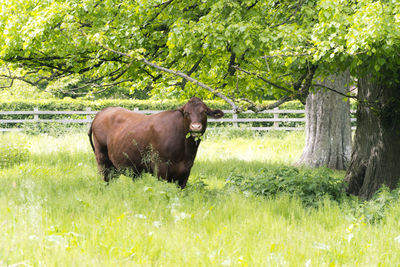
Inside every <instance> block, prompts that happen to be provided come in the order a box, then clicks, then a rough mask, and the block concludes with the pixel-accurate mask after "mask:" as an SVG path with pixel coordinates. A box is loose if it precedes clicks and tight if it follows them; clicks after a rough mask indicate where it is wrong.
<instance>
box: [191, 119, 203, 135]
mask: <svg viewBox="0 0 400 267" xmlns="http://www.w3.org/2000/svg"><path fill="white" fill-rule="evenodd" d="M201 130H203V125H202V124H201V123H200V122H192V123H191V124H190V126H189V131H190V133H191V135H192V136H193V137H199V136H201V135H202V134H203V133H202V131H201Z"/></svg>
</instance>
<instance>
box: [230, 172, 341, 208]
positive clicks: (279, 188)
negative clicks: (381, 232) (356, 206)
mask: <svg viewBox="0 0 400 267" xmlns="http://www.w3.org/2000/svg"><path fill="white" fill-rule="evenodd" d="M226 182H227V183H226V187H228V188H237V189H239V190H240V191H242V192H245V193H247V194H249V193H253V194H256V195H261V196H265V197H272V196H276V195H278V194H281V193H287V194H289V195H296V196H298V197H299V198H300V199H301V200H302V201H303V203H304V204H305V205H307V206H315V205H318V204H317V203H318V201H321V200H323V199H324V198H325V197H328V198H330V199H332V200H335V201H338V202H339V201H340V200H341V199H342V198H343V197H344V184H343V179H342V178H337V177H334V176H332V171H331V170H329V169H317V170H300V169H298V168H296V167H275V168H270V167H269V168H263V169H260V170H259V171H258V173H257V175H255V176H247V175H242V174H238V173H231V175H230V176H229V177H228V178H227V180H226Z"/></svg>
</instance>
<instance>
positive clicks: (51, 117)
mask: <svg viewBox="0 0 400 267" xmlns="http://www.w3.org/2000/svg"><path fill="white" fill-rule="evenodd" d="M134 111H136V112H139V113H143V114H155V113H159V112H161V111H162V110H139V109H135V110H134ZM97 112H98V111H94V110H91V109H90V108H87V109H86V110H82V111H48V110H39V109H38V108H35V109H34V110H30V111H0V132H5V131H23V130H24V127H23V126H24V124H26V123H31V124H32V123H34V124H35V123H63V124H89V123H91V122H92V120H93V117H94V115H96V113H97ZM224 113H225V114H226V115H225V116H224V118H221V119H208V122H209V123H210V128H211V129H212V128H218V127H221V126H231V127H234V128H237V129H249V130H258V131H270V130H284V131H293V130H303V129H304V124H305V118H304V110H280V109H278V108H276V109H273V110H266V111H263V112H261V113H258V114H257V115H256V114H255V113H254V112H252V111H246V112H243V113H240V114H236V113H234V112H233V111H232V110H224ZM15 116H17V117H19V118H13V117H15ZM60 116H61V117H62V118H60ZM254 116H256V117H254ZM21 117H24V118H21ZM43 117H45V118H43ZM77 117H78V118H77ZM352 121H355V119H354V118H353V119H352ZM265 125H267V126H265Z"/></svg>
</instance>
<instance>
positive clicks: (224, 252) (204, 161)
mask: <svg viewBox="0 0 400 267" xmlns="http://www.w3.org/2000/svg"><path fill="white" fill-rule="evenodd" d="M244 136H245V137H240V136H237V134H236V135H234V134H231V133H223V134H217V133H210V134H209V135H208V137H207V138H206V139H205V140H203V143H202V144H201V148H200V150H199V154H198V157H197V159H196V162H195V165H194V167H193V169H192V174H191V176H190V179H189V185H188V187H187V188H186V189H185V190H180V189H178V188H177V187H176V186H175V185H173V184H170V183H166V182H162V181H158V180H156V179H155V178H154V177H151V176H150V175H144V176H143V177H142V178H141V179H137V180H135V181H134V182H132V180H131V179H129V178H128V177H125V176H121V177H120V179H118V180H116V181H115V182H112V183H111V184H110V185H109V186H106V185H105V184H104V183H103V182H102V181H101V179H100V177H99V176H98V175H97V171H96V164H95V160H94V156H93V154H92V151H91V148H90V146H89V144H88V140H87V136H86V134H84V133H71V134H69V135H65V136H59V137H51V136H28V135H23V134H15V133H14V134H4V135H1V138H0V144H11V145H12V146H13V147H16V148H18V147H20V148H21V149H22V148H26V147H27V148H28V149H29V152H30V153H29V156H28V157H25V158H23V159H21V160H20V161H19V162H15V163H14V164H12V165H10V166H9V167H6V168H2V169H1V170H0V180H1V187H0V229H1V234H0V266H4V265H6V266H7V265H13V264H21V263H22V264H25V265H30V266H135V265H140V266H143V265H145V266H396V265H397V266H398V265H399V264H400V252H399V251H400V237H399V236H400V221H399V220H398V218H399V216H400V205H399V204H400V201H399V200H398V198H397V197H396V196H397V195H393V194H392V193H388V192H385V191H383V192H382V193H381V195H379V198H377V199H376V200H374V201H372V202H369V203H362V202H360V201H357V200H356V199H354V198H345V199H344V200H343V201H341V202H337V201H333V200H329V198H324V199H322V200H319V201H318V202H316V205H315V207H313V208H309V207H306V206H304V205H303V202H302V200H301V199H300V197H299V196H293V195H289V194H287V193H281V194H277V195H274V196H272V197H262V196H256V195H255V194H252V193H250V192H247V191H245V192H241V191H240V190H233V189H232V188H230V187H226V186H225V180H226V179H227V178H228V177H229V176H230V175H232V173H234V174H237V173H240V174H241V175H247V176H249V177H252V176H256V175H258V174H259V170H260V169H266V168H267V169H268V168H271V169H272V168H280V167H282V166H289V165H292V164H294V163H295V161H296V158H297V157H298V156H299V155H300V154H301V150H302V146H303V140H304V134H303V133H290V134H284V133H271V134H267V135H263V136H256V135H252V134H248V133H247V134H245V135H244ZM0 147H1V146H0ZM22 151H25V150H24V149H22ZM24 153H25V152H24ZM324 171H325V170H324ZM317 172H318V171H317ZM332 175H333V176H335V177H343V175H344V173H343V172H335V173H333V174H332Z"/></svg>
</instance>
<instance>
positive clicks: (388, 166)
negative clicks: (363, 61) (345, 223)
mask: <svg viewBox="0 0 400 267" xmlns="http://www.w3.org/2000/svg"><path fill="white" fill-rule="evenodd" d="M390 81H391V82H393V83H396V79H395V77H394V78H393V79H390ZM385 84H386V85H385ZM387 84H388V82H387V81H385V80H381V81H379V80H377V79H374V78H373V77H372V75H369V76H366V77H363V78H360V79H359V80H358V98H359V104H358V108H357V130H356V133H355V137H354V146H353V153H352V156H351V162H350V166H349V168H348V170H347V174H346V178H345V180H346V181H347V182H348V188H347V192H348V193H350V194H354V195H358V196H360V197H361V198H364V199H370V198H371V197H372V195H373V194H374V193H375V192H376V190H378V189H379V188H380V187H381V186H382V185H383V184H385V185H386V186H388V187H389V188H390V189H393V188H395V187H396V186H398V183H399V180H400V84H398V81H397V84H395V85H393V84H391V85H390V84H389V85H387Z"/></svg>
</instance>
